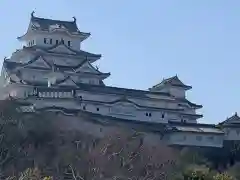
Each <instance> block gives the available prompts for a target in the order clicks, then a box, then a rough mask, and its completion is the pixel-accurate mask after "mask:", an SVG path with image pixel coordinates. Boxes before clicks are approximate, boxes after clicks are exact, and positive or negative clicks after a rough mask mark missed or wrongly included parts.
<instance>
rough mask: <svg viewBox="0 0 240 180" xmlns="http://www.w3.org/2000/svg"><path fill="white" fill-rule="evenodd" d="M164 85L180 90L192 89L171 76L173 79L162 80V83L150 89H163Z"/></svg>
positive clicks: (176, 77)
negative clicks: (179, 88)
mask: <svg viewBox="0 0 240 180" xmlns="http://www.w3.org/2000/svg"><path fill="white" fill-rule="evenodd" d="M164 85H170V86H176V87H182V88H186V89H191V88H192V87H191V86H188V85H185V84H184V83H183V82H182V81H181V80H180V79H179V78H178V76H177V75H176V76H173V77H170V78H167V79H163V80H162V82H160V83H159V84H156V85H154V86H153V87H152V89H154V88H158V87H163V86H164Z"/></svg>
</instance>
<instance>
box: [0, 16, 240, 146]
mask: <svg viewBox="0 0 240 180" xmlns="http://www.w3.org/2000/svg"><path fill="white" fill-rule="evenodd" d="M89 36H90V33H86V32H82V31H81V30H79V28H78V26H77V20H76V18H75V17H73V21H60V20H52V19H46V18H40V17H36V16H35V15H34V12H33V13H32V14H31V18H30V22H29V26H28V29H27V32H26V33H25V34H24V35H22V36H20V37H18V38H17V39H18V40H19V41H21V42H23V47H22V48H21V49H17V50H16V51H15V52H13V53H12V55H11V56H10V57H9V58H4V61H3V66H2V72H1V77H0V80H1V86H2V87H1V97H2V99H5V98H8V97H9V96H10V97H13V98H15V99H20V100H24V101H25V102H28V103H30V104H31V106H29V107H28V108H29V109H28V110H31V109H32V110H41V109H45V110H51V111H58V110H59V111H60V110H61V111H62V109H68V110H72V111H85V112H89V113H94V114H99V115H101V116H107V117H111V118H117V119H122V120H125V121H129V122H134V121H137V122H142V123H150V124H153V125H154V124H164V125H165V126H166V136H165V137H166V138H167V140H168V142H169V144H176V145H196V146H208V147H222V144H223V141H224V140H233V139H234V138H235V139H237V138H238V136H235V135H236V134H234V133H233V128H232V127H234V128H235V127H236V126H232V124H231V123H232V121H233V120H232V119H234V123H235V120H236V119H237V118H238V120H237V121H239V117H238V116H237V115H235V116H234V117H233V118H232V119H231V118H230V119H228V120H226V121H224V122H223V123H222V124H221V127H222V129H220V128H218V127H216V126H215V125H203V124H198V123H197V120H198V119H199V118H201V117H202V115H201V114H198V113H197V110H198V109H200V108H202V105H198V104H195V103H193V102H191V101H189V100H188V99H187V97H186V91H188V90H190V89H191V88H192V87H191V86H189V85H186V84H184V83H183V82H182V81H181V80H180V79H179V77H178V76H173V77H170V78H167V79H164V80H162V81H161V82H160V83H159V84H157V85H154V86H152V87H151V88H149V89H148V90H136V89H125V88H119V87H112V86H108V85H105V83H104V79H106V78H108V77H109V76H110V73H105V72H101V71H100V70H99V69H98V68H97V67H95V66H94V62H96V61H97V60H99V59H100V58H101V55H100V54H94V53H90V52H87V51H84V50H82V48H81V44H82V43H83V41H84V40H86V39H87V38H88V37H89ZM25 110H26V109H25ZM229 129H230V130H229ZM237 132H238V131H237ZM233 134H234V135H233ZM239 138H240V136H239Z"/></svg>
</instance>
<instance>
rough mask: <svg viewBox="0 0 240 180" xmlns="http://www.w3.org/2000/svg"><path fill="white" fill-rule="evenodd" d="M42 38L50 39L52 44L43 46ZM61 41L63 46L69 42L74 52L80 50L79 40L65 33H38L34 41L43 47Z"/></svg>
mask: <svg viewBox="0 0 240 180" xmlns="http://www.w3.org/2000/svg"><path fill="white" fill-rule="evenodd" d="M44 38H47V39H52V44H44ZM61 39H63V40H64V42H65V44H66V45H68V44H67V42H68V41H71V48H72V49H74V50H80V43H81V39H80V38H79V37H71V36H69V35H68V34H66V33H65V32H54V33H49V34H47V33H38V34H35V41H36V44H37V45H39V46H44V47H51V46H52V45H54V44H56V40H58V42H60V41H61Z"/></svg>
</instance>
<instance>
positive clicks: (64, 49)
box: [39, 41, 102, 60]
mask: <svg viewBox="0 0 240 180" xmlns="http://www.w3.org/2000/svg"><path fill="white" fill-rule="evenodd" d="M39 49H41V50H44V51H46V52H50V53H61V54H69V55H78V56H83V57H87V58H95V59H96V60H97V59H100V58H101V56H102V55H101V54H93V53H89V52H86V51H82V50H77V51H76V50H74V49H72V48H71V47H69V46H66V45H65V44H64V41H60V43H59V44H56V45H53V46H52V47H49V48H45V49H44V48H40V47H39Z"/></svg>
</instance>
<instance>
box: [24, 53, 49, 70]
mask: <svg viewBox="0 0 240 180" xmlns="http://www.w3.org/2000/svg"><path fill="white" fill-rule="evenodd" d="M23 66H24V67H26V66H29V67H40V68H45V69H49V70H51V69H52V65H51V64H50V63H49V62H47V61H46V60H45V59H44V57H43V56H36V58H34V59H33V60H31V61H29V62H28V63H27V64H23Z"/></svg>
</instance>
